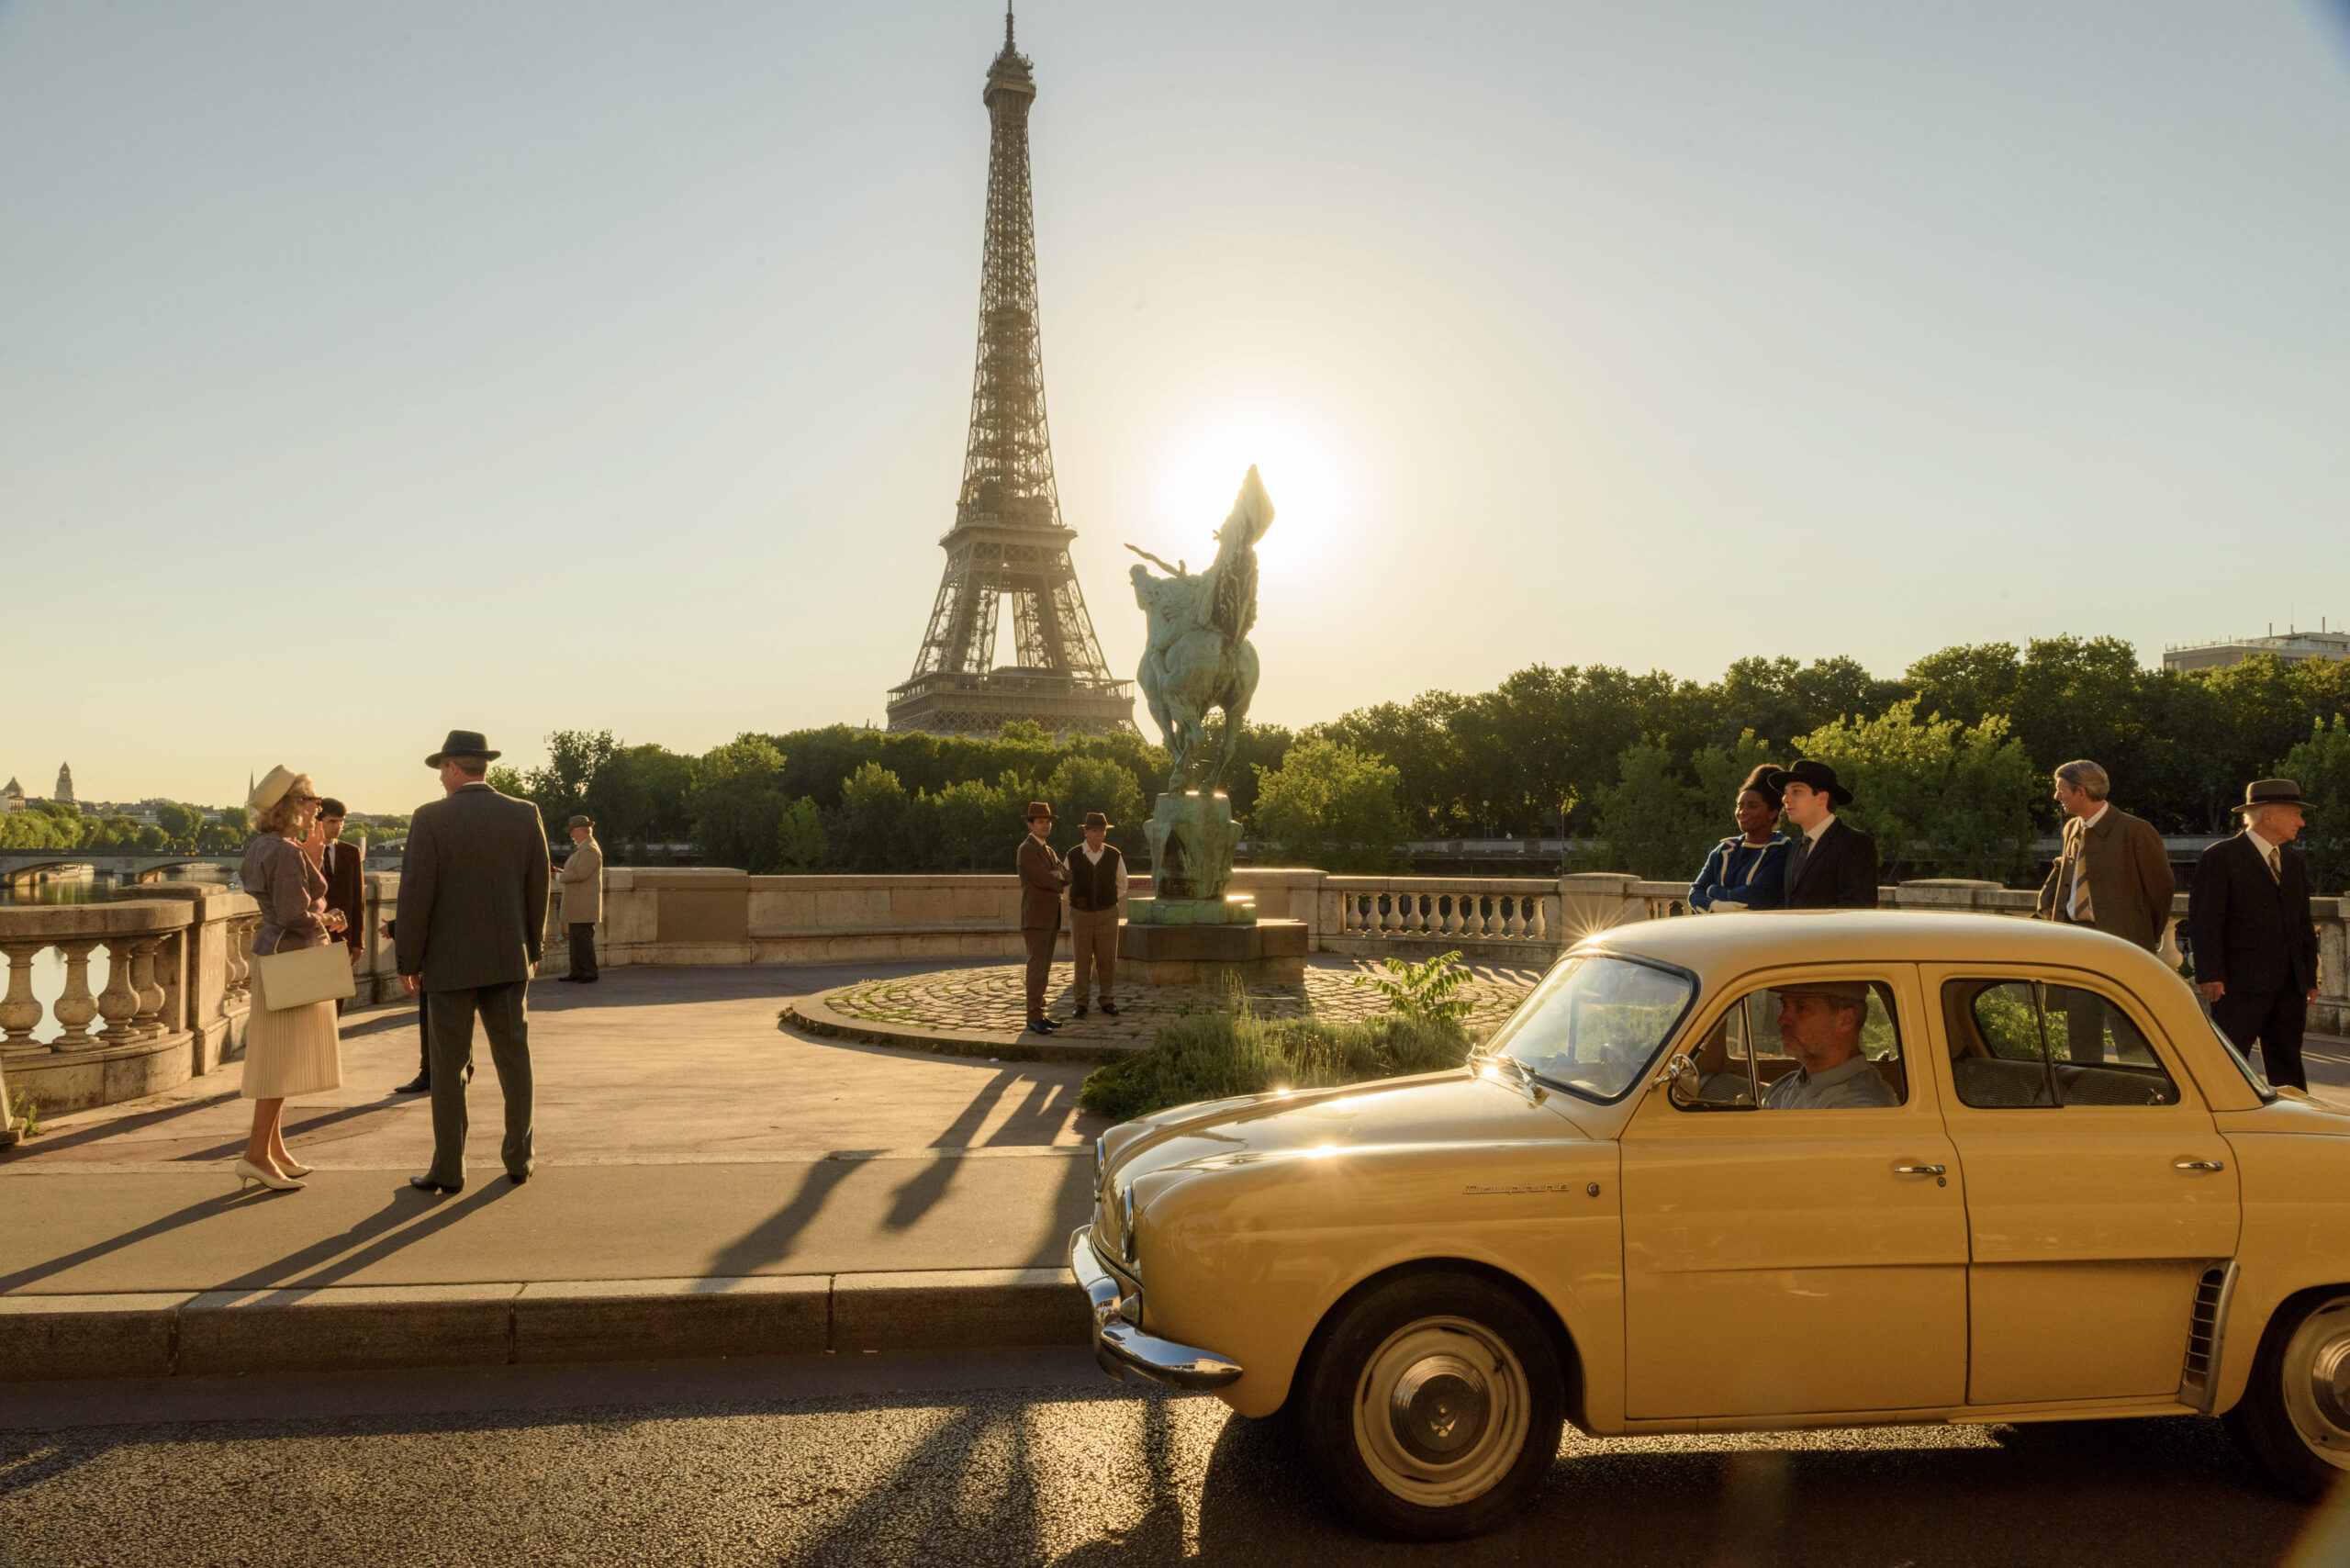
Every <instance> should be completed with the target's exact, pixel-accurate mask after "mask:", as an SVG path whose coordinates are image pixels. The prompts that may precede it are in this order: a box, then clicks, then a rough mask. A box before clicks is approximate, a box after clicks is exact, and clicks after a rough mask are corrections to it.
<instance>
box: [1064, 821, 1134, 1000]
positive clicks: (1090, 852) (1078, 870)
mask: <svg viewBox="0 0 2350 1568" xmlns="http://www.w3.org/2000/svg"><path fill="white" fill-rule="evenodd" d="M1065 864H1066V865H1067V867H1068V869H1069V948H1070V950H1071V951H1072V952H1074V953H1075V954H1076V956H1077V987H1076V989H1077V1016H1079V1017H1080V1018H1082V1017H1084V1016H1085V1004H1086V1001H1087V999H1088V998H1089V997H1091V995H1092V990H1091V987H1092V983H1093V977H1094V975H1095V974H1096V973H1097V972H1098V973H1099V974H1100V975H1101V977H1102V979H1101V985H1102V1012H1104V1013H1106V1014H1109V1015H1110V1016H1111V1017H1113V1018H1115V1017H1116V1016H1117V1015H1118V1004H1117V1002H1114V1001H1113V1000H1112V999H1111V996H1110V985H1111V981H1112V980H1114V979H1115V978H1116V976H1117V972H1118V905H1119V904H1120V902H1123V901H1124V900H1125V896H1126V859H1125V856H1123V855H1120V854H1119V853H1118V846H1116V845H1114V844H1112V843H1111V842H1110V819H1109V818H1108V817H1106V816H1104V815H1103V814H1102V812H1086V813H1085V842H1084V843H1083V844H1081V845H1080V846H1077V847H1076V848H1075V849H1072V850H1070V851H1069V859H1068V861H1067V862H1066V863H1065Z"/></svg>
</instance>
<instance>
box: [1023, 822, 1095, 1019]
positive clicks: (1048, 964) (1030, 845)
mask: <svg viewBox="0 0 2350 1568" xmlns="http://www.w3.org/2000/svg"><path fill="white" fill-rule="evenodd" d="M1052 833H1053V808H1052V807H1051V806H1049V805H1047V804H1046V802H1044V801H1030V802H1028V836H1027V837H1025V838H1024V839H1022V840H1021V841H1020V854H1019V857H1018V870H1019V872H1020V940H1021V942H1022V943H1023V945H1024V946H1026V947H1027V949H1028V1027H1029V1028H1030V1029H1032V1030H1034V1031H1035V1033H1037V1034H1039V1035H1049V1034H1051V1033H1052V1032H1053V1027H1054V1025H1053V1021H1052V1020H1051V1019H1049V1018H1047V1017H1046V1016H1045V982H1046V980H1050V979H1051V978H1052V974H1053V946H1054V945H1055V944H1056V943H1057V942H1058V941H1059V939H1060V934H1061V890H1063V889H1065V888H1067V887H1068V886H1069V868H1068V866H1066V865H1064V864H1063V863H1062V861H1061V857H1059V856H1058V855H1056V854H1054V853H1053V846H1052V844H1051V842H1050V840H1051V838H1052ZM1113 917H1114V912H1113Z"/></svg>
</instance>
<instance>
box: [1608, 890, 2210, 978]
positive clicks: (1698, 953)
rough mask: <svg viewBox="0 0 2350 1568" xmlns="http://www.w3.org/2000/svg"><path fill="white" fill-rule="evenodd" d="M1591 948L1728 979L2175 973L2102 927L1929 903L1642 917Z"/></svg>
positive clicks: (1613, 929) (2151, 975) (1611, 931)
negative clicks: (1985, 967)
mask: <svg viewBox="0 0 2350 1568" xmlns="http://www.w3.org/2000/svg"><path fill="white" fill-rule="evenodd" d="M1592 946H1600V947H1605V948H1606V949H1608V950H1611V951H1614V952H1619V953H1628V954H1637V955H1639V956H1640V957H1642V958H1656V959H1660V960H1662V962H1665V963H1668V964H1675V965H1678V966H1680V967H1681V968H1683V969H1693V970H1695V971H1696V973H1697V974H1698V975H1699V976H1700V977H1701V978H1704V979H1706V980H1715V979H1729V978H1731V977H1734V976H1737V975H1741V974H1745V973H1747V972H1749V971H1750V970H1753V969H1763V968H1768V967H1774V966H1777V965H1782V964H1830V963H1837V962H1872V961H1874V962H1893V963H1977V962H1980V963H2011V964H2059V965H2064V966H2066V967H2068V968H2072V969H2089V970H2094V971H2096V972H2098V973H2101V974H2108V975H2111V976H2113V977H2114V978H2116V979H2127V980H2132V981H2134V982H2136V983H2138V984H2140V985H2142V986H2143V985H2144V984H2145V983H2147V982H2148V981H2149V980H2151V979H2152V978H2154V977H2157V976H2160V977H2164V978H2169V977H2170V970H2169V969H2166V968H2165V966H2164V965H2163V963H2162V961H2161V960H2160V959H2158V958H2155V957H2154V955H2153V954H2151V953H2148V952H2147V951H2146V950H2145V949H2144V948H2143V947H2140V946H2136V945H2135V944H2133V943H2129V942H2125V941H2123V940H2122V939H2121V938H2120V937H2118V936H2113V935H2107V934H2105V933H2103V932H2098V931H2090V930H2086V929H2084V928H2082V927H2080V926H2077V925H2061V924H2056V923H2054V922H2053V921H2046V920H2024V919H2019V918H2017V917H2015V916H2012V915H1998V914H1976V913H1963V912H1956V911H1952V912H1942V911H1926V910H1915V911H1911V910H1857V909H1849V910H1848V909H1817V910H1813V909H1803V910H1771V911H1752V912H1749V913H1742V914H1707V915H1685V916H1680V917H1676V918H1668V919H1662V920H1642V921H1636V922H1634V923H1632V924H1627V925H1617V926H1613V927H1610V928H1609V929H1607V930H1606V931H1601V932H1595V933H1594V934H1593V935H1591V936H1589V937H1587V938H1585V941H1584V944H1583V946H1580V947H1578V949H1577V950H1578V951H1589V950H1590V949H1591V947H1592Z"/></svg>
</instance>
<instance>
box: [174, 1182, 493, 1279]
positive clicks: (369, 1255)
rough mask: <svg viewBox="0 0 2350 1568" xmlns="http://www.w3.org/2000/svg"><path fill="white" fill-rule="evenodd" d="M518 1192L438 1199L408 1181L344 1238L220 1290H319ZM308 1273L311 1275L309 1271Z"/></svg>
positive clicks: (312, 1245)
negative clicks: (421, 1191) (419, 1190)
mask: <svg viewBox="0 0 2350 1568" xmlns="http://www.w3.org/2000/svg"><path fill="white" fill-rule="evenodd" d="M514 1190H515V1189H514V1188H513V1186H512V1185H511V1184H510V1183H508V1182H493V1183H492V1184H491V1185H490V1186H488V1187H487V1188H485V1189H476V1190H475V1191H472V1192H469V1193H459V1194H458V1195H457V1196H455V1197H453V1198H435V1197H433V1196H432V1195H431V1194H430V1193H420V1192H418V1191H416V1190H415V1189H414V1188H411V1187H409V1186H408V1185H407V1184H405V1183H403V1184H402V1185H401V1186H399V1187H398V1188H397V1189H396V1190H395V1191H394V1192H393V1193H392V1194H391V1197H390V1198H389V1199H388V1200H387V1201H386V1203H385V1204H384V1206H383V1207H382V1208H380V1209H378V1210H376V1211H375V1213H374V1214H372V1215H368V1216H367V1217H366V1218H365V1219H363V1220H361V1221H360V1222H359V1223H358V1224H356V1225H354V1226H351V1228H350V1229H348V1230H345V1231H344V1232H343V1233H342V1234H341V1235H340V1236H330V1237H328V1238H324V1239H323V1240H319V1241H314V1242H312V1243H310V1244H309V1245H308V1246H307V1247H301V1248H297V1249H295V1250H294V1251H292V1252H289V1253H287V1254H286V1255H285V1257H283V1258H280V1259H278V1260H276V1261H274V1262H271V1263H264V1264H263V1265H262V1266H261V1267H260V1268H258V1269H248V1270H247V1271H244V1272H243V1273H241V1274H239V1275H237V1276H236V1277H235V1278H233V1279H231V1280H229V1281H227V1282H224V1283H222V1284H220V1285H218V1286H217V1287H215V1288H216V1289H219V1290H314V1289H316V1288H318V1287H319V1286H321V1285H330V1284H333V1283H335V1282H337V1281H339V1280H347V1279H349V1278H350V1277H351V1276H352V1275H353V1274H355V1273H357V1272H358V1271H360V1270H362V1269H365V1268H368V1267H371V1266H372V1265H374V1264H376V1263H380V1262H382V1261H383V1260H385V1259H386V1258H389V1257H391V1256H392V1255H393V1254H394V1253H397V1252H400V1251H403V1250H405V1249H408V1248H410V1247H413V1246H415V1245H416V1244H417V1243H418V1242H420V1241H421V1240H423V1239H424V1238H426V1237H428V1236H431V1235H434V1234H436V1233H438V1232H440V1231H443V1230H446V1229H448V1228H449V1227H450V1226H453V1225H455V1224H456V1223H457V1222H458V1221H459V1220H463V1219H467V1218H470V1217H471V1216H473V1215H477V1214H479V1213H480V1212H481V1211H482V1210H483V1209H485V1208H487V1207H488V1206H489V1205H490V1204H495V1203H498V1202H501V1201H502V1200H504V1199H506V1198H508V1197H509V1196H511V1195H512V1194H513V1193H514ZM354 1248H356V1249H357V1250H356V1251H353V1249H354ZM313 1265H315V1268H314V1267H313ZM304 1270H311V1271H310V1272H308V1273H305V1272H303V1271H304Z"/></svg>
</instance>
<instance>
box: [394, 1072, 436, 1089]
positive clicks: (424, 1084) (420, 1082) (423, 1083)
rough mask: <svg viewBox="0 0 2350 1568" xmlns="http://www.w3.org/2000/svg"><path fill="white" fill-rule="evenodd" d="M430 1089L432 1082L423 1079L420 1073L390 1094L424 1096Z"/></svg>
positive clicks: (425, 1078)
mask: <svg viewBox="0 0 2350 1568" xmlns="http://www.w3.org/2000/svg"><path fill="white" fill-rule="evenodd" d="M431 1088H432V1080H431V1079H429V1078H427V1077H425V1076H424V1075H423V1074H421V1073H419V1074H418V1075H417V1076H416V1077H414V1078H411V1079H409V1080H408V1081H407V1082H406V1083H403V1084H401V1085H400V1086H399V1087H398V1088H397V1089H395V1090H393V1091H392V1092H393V1093H395V1094H424V1093H429V1092H431Z"/></svg>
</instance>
